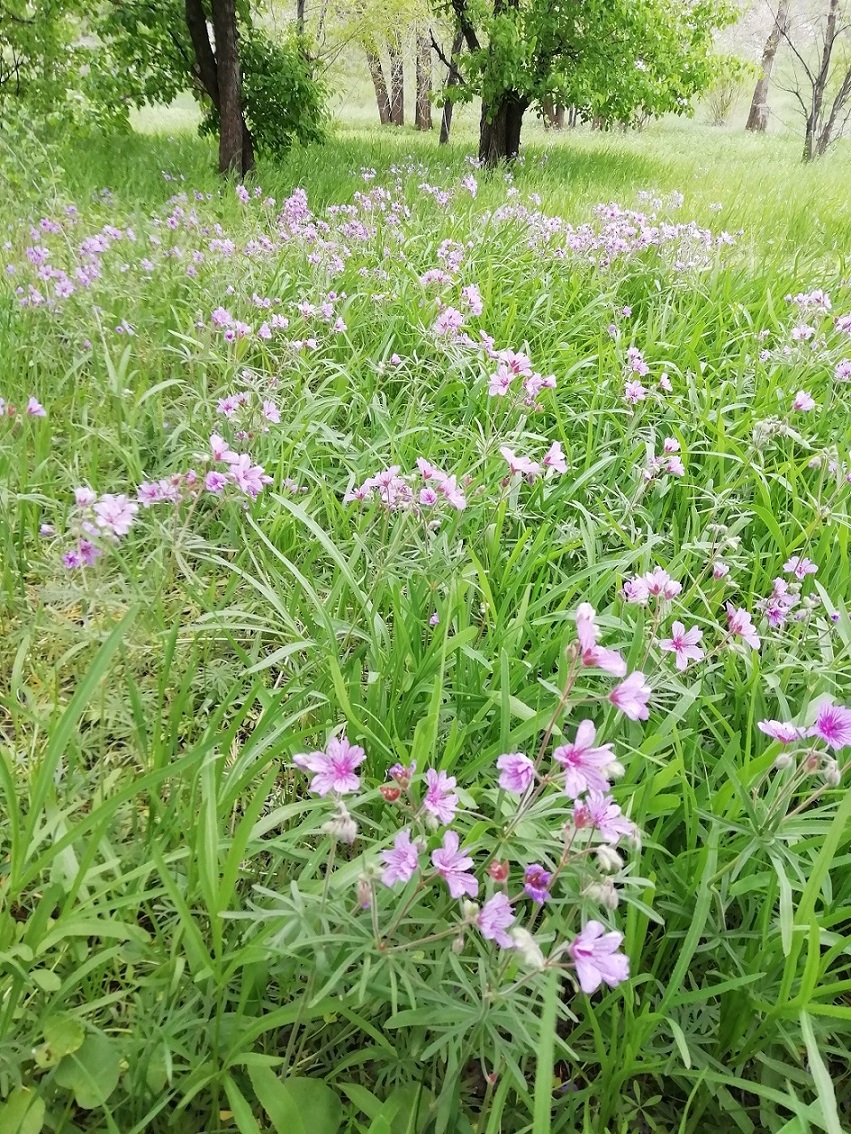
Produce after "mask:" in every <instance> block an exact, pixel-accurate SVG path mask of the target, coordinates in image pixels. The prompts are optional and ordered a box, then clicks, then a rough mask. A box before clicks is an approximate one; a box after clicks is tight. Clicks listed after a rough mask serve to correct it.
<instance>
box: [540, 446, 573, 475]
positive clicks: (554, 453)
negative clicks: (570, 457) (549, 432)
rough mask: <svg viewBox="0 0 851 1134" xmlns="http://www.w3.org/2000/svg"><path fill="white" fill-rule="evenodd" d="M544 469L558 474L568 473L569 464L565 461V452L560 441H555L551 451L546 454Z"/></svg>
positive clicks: (548, 450) (550, 448)
mask: <svg viewBox="0 0 851 1134" xmlns="http://www.w3.org/2000/svg"><path fill="white" fill-rule="evenodd" d="M543 465H544V468H547V469H552V471H553V472H556V473H566V472H567V462H566V461H565V459H564V451H563V450H562V447H561V444H560V442H558V441H553V443H552V445H550V447H549V449H547V451H546V453H545V454H544V460H543Z"/></svg>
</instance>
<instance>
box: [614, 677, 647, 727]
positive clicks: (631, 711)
mask: <svg viewBox="0 0 851 1134" xmlns="http://www.w3.org/2000/svg"><path fill="white" fill-rule="evenodd" d="M651 693H652V689H651V688H650V686H649V685H647V684H646V683H645V680H644V674H643V673H641V672H640V671H638V670H636V672H635V673H631V674H630V675H629V677H628V678H627V679H626V681H622V682H621V683H620V685H616V686H615V687H614V689H613V690H612V691H611V693H610V694H609V700H610V701H611V702H612V704H613V705H614V706H615V707H616V708H618V709H620V711H621V712H622V713H624V714H625V715H626V716H628V717H629V719H630V720H631V721H646V720H647V718H648V717H649V716H650V710H649V709H648V708H647V701H648V699H649V697H650V694H651Z"/></svg>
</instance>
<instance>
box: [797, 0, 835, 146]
mask: <svg viewBox="0 0 851 1134" xmlns="http://www.w3.org/2000/svg"><path fill="white" fill-rule="evenodd" d="M838 14H839V0H830V6H829V7H828V10H827V24H826V26H825V32H824V43H823V45H822V50H821V66H820V67H819V69H818V73H817V74H816V78H815V82H814V83H813V97H812V102H811V103H810V113H809V114H808V115H807V129H806V134H805V137H804V153H803V158H804V161H812V160H813V159H814V158H816V157H819V156H820V155H821V154H823V153H824V151H825V150H826V149H827V144H828V140H829V139H827V138H825V139H824V141H823V142H822V141H821V140H820V138H819V132H820V127H821V124H822V111H823V109H824V93H825V90H826V88H827V82H828V79H829V77H830V61H831V58H832V56H833V48H834V45H835V43H836V37H837V34H838V32H837V28H836V22H837V17H838Z"/></svg>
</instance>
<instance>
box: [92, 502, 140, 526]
mask: <svg viewBox="0 0 851 1134" xmlns="http://www.w3.org/2000/svg"><path fill="white" fill-rule="evenodd" d="M94 511H95V515H96V516H97V522H98V524H99V526H100V527H101V528H103V529H104V531H110V532H112V534H113V535H115V536H125V535H127V533H128V532H129V531H130V528H131V527H132V525H133V520H134V518H135V516H136V513H137V512H138V511H139V505H138V504H134V503H133V502H132V501H130V500H128V499H127V497H126V496H124V495H123V494H121V495H118V496H115V495H113V494H112V493H109V492H108V493H106V494H105V495H103V496H101V498H100V500H98V502H97V504H95V507H94Z"/></svg>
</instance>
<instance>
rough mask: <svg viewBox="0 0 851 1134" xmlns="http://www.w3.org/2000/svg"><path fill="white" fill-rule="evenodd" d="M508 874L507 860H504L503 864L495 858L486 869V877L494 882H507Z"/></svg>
mask: <svg viewBox="0 0 851 1134" xmlns="http://www.w3.org/2000/svg"><path fill="white" fill-rule="evenodd" d="M508 874H509V869H508V860H507V859H506V860H504V861H503V862H500V861H499V860H498V859H496V858H495V859H494V860H493V862H492V863H491V864H490V866H489V867H488V876H489V877H490V878H492V879H493V880H494V882H500V883H502V882H507V881H508Z"/></svg>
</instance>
